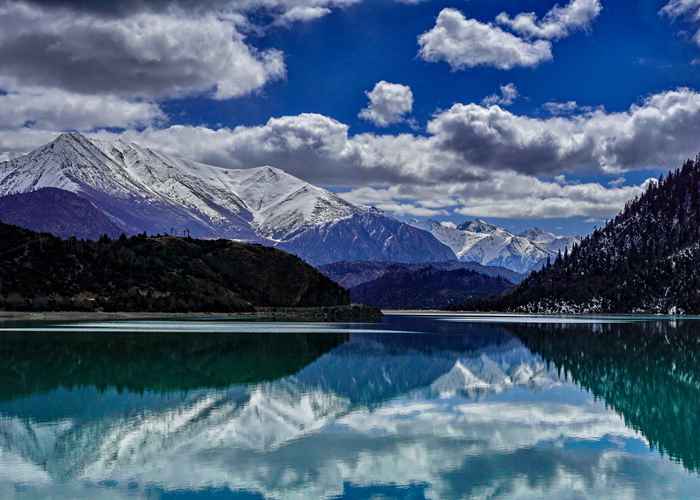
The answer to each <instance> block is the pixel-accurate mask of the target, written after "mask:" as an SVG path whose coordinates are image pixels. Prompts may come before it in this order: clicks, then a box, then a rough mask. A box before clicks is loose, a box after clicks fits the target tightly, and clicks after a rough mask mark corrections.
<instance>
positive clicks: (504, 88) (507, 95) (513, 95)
mask: <svg viewBox="0 0 700 500" xmlns="http://www.w3.org/2000/svg"><path fill="white" fill-rule="evenodd" d="M500 91H501V93H500V94H492V95H490V96H487V97H485V98H484V99H483V100H482V101H481V103H482V104H483V105H484V106H493V105H498V106H510V105H511V104H513V103H514V102H515V100H516V99H517V98H518V97H520V92H518V87H516V86H515V84H514V83H507V84H506V85H501V88H500Z"/></svg>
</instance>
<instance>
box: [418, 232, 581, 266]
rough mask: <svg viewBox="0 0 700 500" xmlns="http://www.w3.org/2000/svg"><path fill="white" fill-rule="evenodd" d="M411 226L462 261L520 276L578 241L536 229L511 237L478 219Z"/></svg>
mask: <svg viewBox="0 0 700 500" xmlns="http://www.w3.org/2000/svg"><path fill="white" fill-rule="evenodd" d="M411 224H412V225H414V226H416V227H419V228H421V229H424V230H426V231H429V232H430V233H432V234H433V236H435V237H436V238H437V239H438V240H439V241H441V242H442V243H444V244H445V245H447V246H449V247H450V248H451V249H452V251H453V252H454V253H455V255H456V256H457V258H458V259H459V260H461V261H465V262H477V263H479V264H481V265H485V266H499V267H505V268H507V269H511V270H513V271H516V272H519V273H528V272H530V271H532V270H534V269H537V268H539V267H540V266H542V264H543V263H544V262H545V261H546V259H547V257H551V258H554V257H556V255H557V253H558V252H559V251H561V252H563V251H564V249H566V248H571V247H572V246H573V244H574V243H576V242H577V241H579V240H578V238H574V237H570V236H556V235H554V234H552V233H547V232H545V231H542V230H541V229H537V228H535V229H530V230H528V231H525V232H523V233H520V234H513V233H511V232H510V231H508V230H506V229H504V228H502V227H498V226H496V225H494V224H489V223H488V222H485V221H483V220H479V219H477V220H474V221H468V222H465V223H464V224H461V225H460V226H454V225H453V224H446V223H441V222H437V221H433V220H428V221H411Z"/></svg>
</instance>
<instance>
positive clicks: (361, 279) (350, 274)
mask: <svg viewBox="0 0 700 500" xmlns="http://www.w3.org/2000/svg"><path fill="white" fill-rule="evenodd" d="M397 267H400V268H402V269H405V270H418V269H424V268H426V267H431V268H433V269H436V270H441V271H454V270H462V269H466V270H468V271H474V272H476V273H479V274H484V275H486V276H491V277H492V278H503V279H505V280H507V281H509V282H510V283H514V284H517V283H520V282H521V281H522V280H524V279H525V275H523V274H520V273H516V272H515V271H511V270H510V269H506V268H503V267H489V266H482V265H481V264H477V263H476V262H460V261H456V260H452V261H446V262H431V263H429V264H425V263H423V264H401V263H398V262H362V261H353V262H335V263H333V264H327V265H324V266H320V267H319V268H318V269H319V271H321V272H322V273H323V274H325V275H326V276H328V277H329V278H330V279H332V280H333V281H335V282H336V283H338V284H339V285H340V286H342V287H344V288H348V289H350V288H353V287H356V286H357V285H361V284H362V283H367V282H369V281H374V280H376V279H377V278H380V277H381V276H384V275H385V274H387V273H388V272H390V271H391V270H392V269H396V268H397Z"/></svg>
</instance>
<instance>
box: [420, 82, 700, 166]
mask: <svg viewBox="0 0 700 500" xmlns="http://www.w3.org/2000/svg"><path fill="white" fill-rule="evenodd" d="M699 126H700V94H699V93H697V92H695V91H694V90H691V89H688V88H679V89H677V90H672V91H666V92H662V93H659V94H655V95H652V96H649V97H647V98H646V99H644V100H643V101H642V102H641V103H640V104H635V105H633V106H631V107H630V108H629V110H627V111H623V112H616V113H607V112H605V111H604V110H602V109H597V110H595V111H593V112H590V113H587V114H584V115H575V116H570V117H552V118H546V119H542V118H532V117H529V116H523V115H516V114H513V113H510V112H509V111H506V110H503V109H501V108H499V107H496V106H492V107H483V106H479V105H476V104H455V105H454V106H452V107H451V108H450V109H448V110H446V111H444V112H441V113H439V114H437V115H436V116H435V117H434V118H433V120H431V122H430V123H429V124H428V132H429V133H430V134H431V135H432V136H433V137H434V138H435V139H436V141H437V142H438V144H439V145H440V147H442V148H444V149H447V150H450V151H453V152H457V153H459V154H460V155H461V156H462V158H463V159H464V160H465V161H466V162H467V163H468V164H472V165H479V166H481V167H483V168H488V169H499V170H513V171H517V172H522V173H528V174H531V175H540V174H545V175H556V174H559V173H562V172H574V171H579V172H586V173H615V172H621V171H625V170H631V169H642V168H648V167H672V166H676V165H679V164H680V163H681V162H682V161H683V160H684V159H686V158H688V157H689V156H694V155H695V153H696V150H697V147H698V146H697V137H696V131H697V128H698V127H699Z"/></svg>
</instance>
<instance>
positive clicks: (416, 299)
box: [350, 265, 514, 309]
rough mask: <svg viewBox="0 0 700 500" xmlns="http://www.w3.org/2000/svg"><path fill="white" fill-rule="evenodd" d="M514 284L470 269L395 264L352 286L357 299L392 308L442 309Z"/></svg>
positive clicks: (500, 292)
mask: <svg viewBox="0 0 700 500" xmlns="http://www.w3.org/2000/svg"><path fill="white" fill-rule="evenodd" d="M513 286H514V285H513V284H512V283H511V282H510V281H507V280H505V279H504V278H499V277H496V278H494V277H491V276H487V275H485V274H480V273H477V272H474V271H470V270H467V269H453V270H443V269H436V268H434V267H431V266H425V267H418V268H407V267H404V266H401V265H395V266H391V267H389V268H388V269H387V272H386V273H384V274H383V275H382V276H380V277H378V278H376V279H375V280H372V281H368V282H366V283H362V284H359V285H357V286H354V287H352V288H350V298H351V299H352V301H353V302H357V303H361V304H367V305H372V306H374V307H385V308H391V309H441V308H445V307H449V306H454V305H456V304H462V303H464V302H465V301H467V300H470V299H475V298H483V297H491V296H494V295H501V294H502V293H503V292H505V291H507V290H510V289H511V288H512V287H513Z"/></svg>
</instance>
